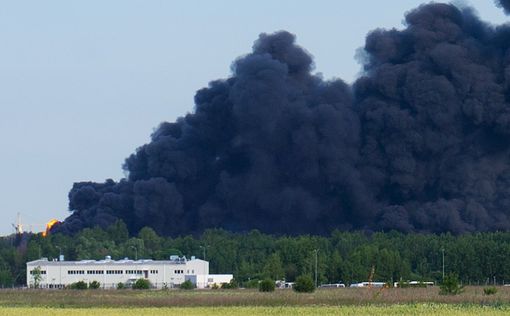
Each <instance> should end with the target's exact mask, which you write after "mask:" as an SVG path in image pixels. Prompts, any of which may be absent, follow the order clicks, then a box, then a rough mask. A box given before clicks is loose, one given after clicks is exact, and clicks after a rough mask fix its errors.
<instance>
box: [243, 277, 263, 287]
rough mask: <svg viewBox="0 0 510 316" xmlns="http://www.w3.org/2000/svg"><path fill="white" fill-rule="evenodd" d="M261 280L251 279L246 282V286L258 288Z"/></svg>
mask: <svg viewBox="0 0 510 316" xmlns="http://www.w3.org/2000/svg"><path fill="white" fill-rule="evenodd" d="M259 283H260V281H259V280H257V279H254V280H250V281H248V282H246V283H245V284H244V287H246V288H248V289H258V288H259Z"/></svg>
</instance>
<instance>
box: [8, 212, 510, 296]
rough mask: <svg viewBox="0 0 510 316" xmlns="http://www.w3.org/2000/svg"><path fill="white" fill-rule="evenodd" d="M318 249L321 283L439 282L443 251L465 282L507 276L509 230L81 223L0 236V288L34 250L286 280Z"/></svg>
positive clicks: (18, 280)
mask: <svg viewBox="0 0 510 316" xmlns="http://www.w3.org/2000/svg"><path fill="white" fill-rule="evenodd" d="M316 250H318V274H319V276H318V277H319V281H320V282H321V283H332V282H339V281H342V282H345V283H347V284H349V283H352V282H356V281H366V280H367V279H368V276H369V274H370V272H371V270H372V267H374V268H375V275H374V279H373V280H374V281H388V282H391V281H398V280H423V281H429V280H432V281H440V280H441V278H442V268H443V253H444V264H445V271H446V273H450V272H454V273H457V274H458V275H459V277H460V279H461V280H462V282H463V283H465V284H486V283H494V282H496V283H497V284H502V283H505V282H506V281H509V282H510V233H508V232H490V233H487V232H486V233H469V234H463V235H459V236H454V235H451V234H448V233H447V234H441V235H437V234H404V233H399V232H386V233H382V232H376V233H366V232H340V231H334V232H332V233H331V234H330V235H329V236H310V235H305V236H296V237H288V236H273V235H267V234H262V233H260V232H259V231H256V230H253V231H251V232H248V233H244V234H241V233H231V232H227V231H224V230H207V231H205V232H204V233H203V234H202V235H201V236H200V237H193V236H184V237H178V238H169V237H160V236H158V235H157V234H156V233H155V232H154V230H153V229H151V228H147V227H145V228H142V229H141V230H140V231H139V233H138V234H137V235H136V236H133V237H130V236H129V234H128V230H127V227H126V225H125V224H124V223H123V222H122V221H118V222H116V223H115V224H114V225H111V226H110V227H109V228H107V229H105V230H104V229H101V228H93V229H90V228H87V229H84V230H82V231H80V232H79V233H77V234H75V235H74V236H68V235H63V234H52V235H49V236H47V237H43V236H42V235H41V234H25V235H23V236H14V235H12V236H9V237H2V238H1V239H0V287H11V286H17V285H23V284H25V277H26V276H25V264H26V262H27V261H31V260H34V259H37V258H40V257H47V258H48V259H50V260H52V259H53V258H58V256H59V254H60V252H62V254H64V255H65V258H66V260H81V259H102V258H104V257H105V256H107V255H110V256H112V258H113V259H121V258H125V257H129V258H133V259H134V258H138V259H140V258H145V259H165V258H168V256H170V255H175V254H176V255H182V256H186V257H188V258H189V257H191V256H196V257H198V258H203V257H204V255H205V257H206V260H208V261H210V269H211V273H233V274H234V276H235V278H236V279H237V280H238V281H239V282H240V283H241V285H242V284H246V282H248V281H249V280H256V279H262V278H265V277H269V278H272V279H283V278H285V279H286V280H288V281H292V280H294V279H295V278H296V277H297V276H299V275H301V274H313V271H314V267H315V251H316Z"/></svg>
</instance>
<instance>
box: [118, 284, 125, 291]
mask: <svg viewBox="0 0 510 316" xmlns="http://www.w3.org/2000/svg"><path fill="white" fill-rule="evenodd" d="M125 288H126V285H125V284H124V283H122V282H119V283H117V290H122V289H125Z"/></svg>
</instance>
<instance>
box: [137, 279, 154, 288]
mask: <svg viewBox="0 0 510 316" xmlns="http://www.w3.org/2000/svg"><path fill="white" fill-rule="evenodd" d="M150 287H151V282H150V281H149V280H147V279H138V280H136V282H135V283H133V290H148V289H150Z"/></svg>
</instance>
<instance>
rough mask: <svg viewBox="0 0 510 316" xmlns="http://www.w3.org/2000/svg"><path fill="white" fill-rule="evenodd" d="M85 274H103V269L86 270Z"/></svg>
mask: <svg viewBox="0 0 510 316" xmlns="http://www.w3.org/2000/svg"><path fill="white" fill-rule="evenodd" d="M87 274H104V271H103V270H87Z"/></svg>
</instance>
